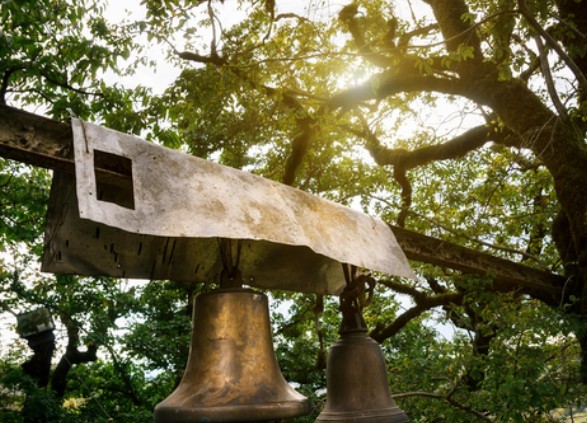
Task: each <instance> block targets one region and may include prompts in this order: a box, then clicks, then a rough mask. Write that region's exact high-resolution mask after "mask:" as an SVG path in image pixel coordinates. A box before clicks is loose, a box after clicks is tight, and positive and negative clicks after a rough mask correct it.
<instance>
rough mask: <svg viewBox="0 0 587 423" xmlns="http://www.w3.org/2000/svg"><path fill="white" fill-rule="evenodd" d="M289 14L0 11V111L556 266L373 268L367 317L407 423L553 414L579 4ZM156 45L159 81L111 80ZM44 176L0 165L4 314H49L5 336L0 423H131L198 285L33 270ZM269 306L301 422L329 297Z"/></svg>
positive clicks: (575, 141) (140, 65)
mask: <svg viewBox="0 0 587 423" xmlns="http://www.w3.org/2000/svg"><path fill="white" fill-rule="evenodd" d="M289 3H292V2H285V1H284V2H277V1H275V0H254V1H247V0H238V1H229V0H224V1H222V0H220V1H212V0H209V1H203V0H142V2H141V5H140V8H141V10H142V12H143V14H142V16H141V17H139V18H136V17H133V18H130V17H129V18H128V19H127V20H126V21H124V22H122V23H117V24H113V23H111V22H109V21H108V19H107V17H106V16H107V15H106V13H105V11H106V8H105V3H104V2H103V1H101V0H80V1H75V2H73V1H71V0H37V1H24V0H23V1H15V0H12V1H10V0H9V1H5V2H3V4H2V7H1V8H0V104H9V105H12V106H16V107H20V108H27V109H29V110H40V111H42V112H43V113H45V114H47V115H48V116H50V117H52V118H54V119H57V120H62V121H66V120H67V119H68V117H69V116H71V115H76V116H79V117H80V118H82V119H86V120H91V121H94V122H97V123H100V124H103V125H105V126H108V127H111V128H115V129H118V130H120V131H124V132H128V133H133V134H139V135H141V136H143V137H145V138H147V139H149V140H152V141H153V142H158V143H161V144H163V145H166V146H168V147H172V148H178V149H181V151H183V152H186V153H189V154H194V155H197V156H200V157H203V158H206V159H209V160H214V161H218V162H220V163H223V164H226V165H229V166H233V167H237V168H241V169H244V170H247V171H250V172H254V173H258V174H261V175H263V176H265V177H267V178H271V179H275V180H278V181H281V182H284V183H286V184H290V185H293V186H295V187H297V188H300V189H302V190H304V191H307V192H311V193H313V194H316V195H320V196H322V197H325V198H328V199H331V200H334V201H336V202H339V203H342V204H346V205H351V206H353V207H361V208H362V209H363V210H364V211H365V212H367V213H369V214H373V215H377V216H379V217H380V218H382V219H383V220H385V221H387V222H388V223H390V224H394V225H397V226H400V227H404V228H407V229H411V230H415V231H418V232H420V233H422V234H427V235H431V236H434V237H436V238H440V239H444V240H446V241H450V242H453V243H456V244H460V245H462V246H466V247H469V248H474V249H477V250H479V251H484V252H489V253H491V254H492V255H495V256H499V257H502V258H506V259H508V260H511V261H516V262H521V263H524V264H525V265H527V266H531V267H535V268H536V269H540V270H545V271H549V272H554V273H557V274H559V275H561V276H562V277H561V278H560V286H558V287H557V288H558V290H557V291H556V292H560V293H562V294H557V295H555V294H552V293H545V292H544V291H541V290H528V289H522V288H520V287H519V286H516V285H507V284H505V285H504V284H502V283H497V281H496V279H495V278H494V275H493V274H492V272H491V271H490V269H487V270H488V271H487V272H486V273H485V274H483V275H477V276H471V275H468V274H464V273H461V272H459V271H455V270H453V269H447V268H444V267H442V266H436V265H433V264H430V263H419V262H414V263H413V266H414V269H415V270H416V272H417V273H418V275H419V278H420V280H419V281H418V282H412V281H406V280H401V279H398V278H391V277H389V276H387V275H378V274H375V275H372V276H373V277H374V278H375V280H376V281H377V282H378V283H377V285H376V288H375V294H374V296H373V300H372V302H371V304H370V305H369V306H368V307H367V308H366V309H365V311H364V312H365V320H366V322H367V325H368V326H369V328H370V329H371V331H370V335H371V336H372V337H373V338H374V339H376V340H377V341H378V342H380V343H381V346H382V348H383V351H384V353H385V355H386V360H387V363H388V367H389V382H390V386H391V389H392V392H393V393H394V394H395V395H396V398H397V401H398V404H399V405H400V406H401V408H402V409H403V410H404V411H405V412H406V413H407V414H408V415H409V416H410V418H411V419H412V421H415V422H418V421H422V422H424V421H428V422H432V421H450V422H470V421H496V422H497V421H516V422H522V421H528V422H540V421H544V422H547V421H559V420H560V419H563V417H562V415H561V413H562V414H564V413H565V412H567V411H568V410H570V409H573V408H574V409H576V408H577V407H579V406H580V404H581V401H582V400H583V399H584V398H585V393H586V391H585V383H587V183H585V182H584V181H585V180H586V179H587V145H586V133H585V131H586V129H587V42H586V41H587V40H586V37H587V8H586V7H585V4H584V1H582V0H555V1H544V0H496V1H493V2H487V1H477V0H402V1H396V2H389V1H387V2H386V1H381V0H375V1H356V2H353V3H348V4H330V3H329V2H326V1H323V2H316V1H314V0H308V1H307V2H302V3H301V4H299V5H291V4H289ZM133 16H134V15H133ZM139 41H140V42H139ZM157 46H159V47H160V46H164V47H165V49H166V50H167V51H168V57H167V59H166V60H167V62H168V64H169V65H170V66H173V67H174V68H175V69H178V70H179V73H178V77H177V78H176V80H175V81H174V82H173V83H172V84H171V85H170V86H169V87H156V88H157V90H151V89H150V88H148V87H143V86H140V85H138V86H137V85H136V84H127V85H124V84H122V82H121V81H129V80H130V81H132V77H133V75H134V76H136V75H137V72H143V71H144V70H145V69H147V68H148V67H149V66H154V64H153V63H151V59H150V57H149V51H150V50H151V49H154V48H155V47H157ZM112 81H116V82H114V83H113V82H112ZM163 89H164V91H163ZM49 183H50V175H49V174H48V173H47V172H46V171H45V170H42V169H38V168H28V167H25V166H23V165H21V164H18V163H15V162H12V161H8V160H2V161H0V189H1V195H0V251H1V252H2V253H1V254H0V308H1V309H2V310H3V311H5V312H7V313H12V314H14V315H17V314H19V313H22V312H24V311H28V310H32V309H35V308H37V307H39V306H45V307H48V308H50V310H51V311H52V313H53V317H54V319H55V321H56V323H57V324H58V331H57V332H56V334H57V340H56V342H55V343H53V342H48V343H45V344H44V345H49V346H48V347H47V348H45V349H44V350H43V351H41V350H40V349H39V348H37V349H36V350H35V354H34V355H33V356H32V357H31V356H30V354H29V352H28V351H30V350H28V347H26V344H25V343H24V342H23V341H22V340H15V341H13V342H11V343H10V344H9V345H4V343H3V345H2V347H3V350H2V356H1V357H0V420H2V421H6V422H22V421H25V422H29V421H30V422H33V421H47V422H49V421H50V422H54V421H55V422H56V421H60V422H66V421H72V422H73V421H96V422H97V421H112V420H114V421H125V422H135V421H136V422H143V421H151V420H152V410H153V408H154V405H155V404H156V403H157V402H159V401H161V400H162V399H163V398H164V397H165V396H166V395H168V394H169V393H170V392H171V390H172V389H173V386H174V385H175V384H176V383H177V382H178V380H179V378H180V377H181V373H182V370H183V367H184V365H185V361H186V359H187V351H188V347H189V339H188V338H189V326H190V314H191V299H192V298H193V296H194V295H195V294H197V293H198V292H200V291H201V290H203V289H208V288H205V287H202V286H199V285H188V284H180V283H177V282H174V281H166V282H160V281H158V282H157V281H153V282H135V281H118V280H112V279H108V278H78V277H71V276H59V275H57V276H55V275H47V274H40V273H39V272H38V270H37V269H38V257H39V255H40V253H41V249H42V231H43V217H44V213H45V205H46V202H47V196H48V190H49ZM327 223H328V222H325V224H327ZM271 294H272V297H273V302H272V307H273V313H272V317H273V323H274V340H275V342H276V347H277V354H278V359H279V362H280V365H281V367H282V371H283V373H284V375H285V377H286V379H288V380H290V381H294V382H297V383H299V384H300V388H299V389H300V391H302V392H303V393H304V394H306V395H308V396H309V397H310V398H311V399H312V401H313V403H314V405H315V413H314V415H313V416H309V417H307V418H304V419H298V420H295V421H300V422H302V421H304V422H305V421H307V422H310V421H314V418H315V416H316V414H317V413H318V412H319V411H320V409H321V405H322V404H323V402H324V390H323V388H324V386H325V373H324V367H325V357H326V354H327V349H328V346H329V345H330V344H331V343H332V342H333V341H334V340H335V339H336V337H337V328H338V325H339V324H340V316H339V312H338V299H337V298H330V297H323V296H316V295H305V294H297V293H291V292H272V293H271ZM408 299H409V300H408ZM15 321H16V320H15ZM440 324H442V325H445V326H450V327H452V328H454V329H455V331H454V334H451V336H448V337H443V336H441V335H440V334H439V332H438V331H437V330H436V329H435V327H436V326H438V325H440ZM54 347H55V351H54ZM53 356H54V357H55V360H56V366H54V367H53V368H52V369H49V367H48V366H46V365H41V364H40V363H41V362H43V363H45V364H47V363H49V362H50V359H51V357H53ZM43 360H44V361H43ZM39 369H40V370H39ZM31 376H32V377H31ZM555 410H558V411H557V412H558V413H559V414H556V412H555ZM557 419H559V420H557Z"/></svg>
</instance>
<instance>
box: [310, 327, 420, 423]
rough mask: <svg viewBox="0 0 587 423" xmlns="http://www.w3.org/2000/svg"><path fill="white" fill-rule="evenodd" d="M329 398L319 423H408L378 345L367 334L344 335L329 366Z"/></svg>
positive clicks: (334, 348) (346, 333)
mask: <svg viewBox="0 0 587 423" xmlns="http://www.w3.org/2000/svg"><path fill="white" fill-rule="evenodd" d="M326 383H327V388H328V392H327V397H326V405H325V407H324V410H323V411H322V412H321V413H320V415H319V416H318V418H317V419H316V422H321V423H322V422H338V423H358V422H364V423H407V422H408V421H409V419H408V417H407V416H406V415H405V414H404V412H403V411H402V410H401V409H400V408H399V407H398V406H397V405H396V404H395V401H394V400H393V398H392V397H391V392H390V390H389V385H388V383H387V375H386V370H385V361H384V358H383V353H382V352H381V348H380V347H379V344H378V343H377V342H375V341H374V340H373V339H372V338H371V337H369V336H367V331H366V330H353V331H341V335H340V338H339V339H338V341H336V342H335V343H334V344H333V345H332V346H331V347H330V351H329V353H328V363H327V381H326Z"/></svg>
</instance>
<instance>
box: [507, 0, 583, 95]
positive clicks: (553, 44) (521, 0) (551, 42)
mask: <svg viewBox="0 0 587 423" xmlns="http://www.w3.org/2000/svg"><path fill="white" fill-rule="evenodd" d="M518 7H519V8H520V13H521V14H522V15H523V16H524V18H526V20H527V21H528V23H529V24H530V26H531V27H532V28H534V30H535V31H536V32H538V34H540V36H542V38H544V40H545V41H546V43H547V44H548V46H549V47H550V48H552V49H553V50H555V51H556V52H557V53H558V55H559V56H560V58H561V59H562V60H563V61H564V62H565V64H566V65H567V66H568V67H569V69H570V70H571V71H572V72H573V74H574V75H575V78H576V79H577V82H578V84H579V90H580V91H581V93H582V97H583V98H586V97H587V78H585V75H584V74H583V72H582V71H581V69H580V68H579V66H577V64H576V63H575V62H574V60H573V59H571V57H570V56H569V55H568V54H567V53H566V52H565V51H564V50H563V48H562V47H561V46H560V45H559V43H558V42H557V41H556V40H555V39H554V38H553V37H552V36H551V35H550V34H549V33H548V32H547V31H546V30H545V29H544V28H543V27H542V25H540V23H538V21H537V20H536V19H535V18H534V16H533V15H532V13H531V12H530V10H529V9H528V6H527V5H526V0H518Z"/></svg>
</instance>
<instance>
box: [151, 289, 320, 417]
mask: <svg viewBox="0 0 587 423" xmlns="http://www.w3.org/2000/svg"><path fill="white" fill-rule="evenodd" d="M192 327H193V329H192V341H191V346H190V355H189V359H188V364H187V368H186V370H185V372H184V375H183V378H182V380H181V382H180V384H179V385H178V387H177V388H176V389H175V391H174V392H173V393H172V394H171V395H170V396H169V397H167V398H166V399H165V400H163V401H162V402H161V403H159V404H158V405H157V406H156V407H155V422H158V423H171V422H173V423H193V422H252V421H264V420H276V419H285V418H289V417H297V416H303V415H306V414H309V413H310V411H311V409H310V403H309V401H308V400H307V399H306V398H305V397H304V396H302V395H301V394H299V393H298V392H296V391H295V390H294V389H293V388H292V387H291V386H289V385H288V383H287V382H286V381H285V379H284V378H283V375H282V374H281V371H280V369H279V365H278V364H277V360H276V357H275V352H274V350H273V343H272V338H271V329H270V324H269V308H268V302H267V296H266V295H264V294H260V293H255V292H253V291H252V290H249V289H221V290H217V291H212V292H209V293H205V294H200V295H198V296H197V297H196V299H195V306H194V318H193V324H192Z"/></svg>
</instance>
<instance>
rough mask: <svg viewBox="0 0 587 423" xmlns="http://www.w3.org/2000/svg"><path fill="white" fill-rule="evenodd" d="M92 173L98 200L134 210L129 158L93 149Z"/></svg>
mask: <svg viewBox="0 0 587 423" xmlns="http://www.w3.org/2000/svg"><path fill="white" fill-rule="evenodd" d="M94 175H95V177H96V190H97V196H98V197H97V198H98V200H100V201H106V202H108V203H114V204H118V205H119V206H121V207H125V208H127V209H132V210H134V208H135V198H134V189H133V180H132V160H131V159H129V158H127V157H122V156H118V155H116V154H112V153H107V152H105V151H100V150H94Z"/></svg>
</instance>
